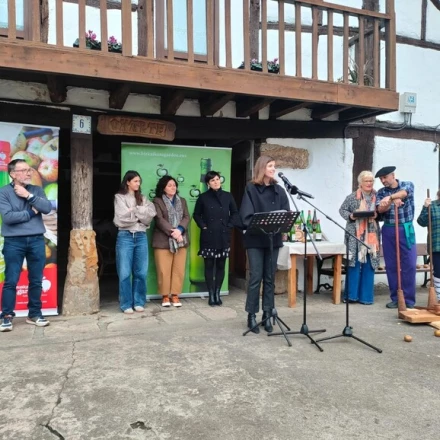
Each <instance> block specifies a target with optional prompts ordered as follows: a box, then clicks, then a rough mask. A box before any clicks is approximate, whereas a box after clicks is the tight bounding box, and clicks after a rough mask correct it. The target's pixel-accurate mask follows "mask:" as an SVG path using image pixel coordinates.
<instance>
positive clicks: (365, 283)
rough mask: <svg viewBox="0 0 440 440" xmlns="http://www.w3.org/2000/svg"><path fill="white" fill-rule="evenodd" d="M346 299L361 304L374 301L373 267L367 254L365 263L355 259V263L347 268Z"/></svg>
mask: <svg viewBox="0 0 440 440" xmlns="http://www.w3.org/2000/svg"><path fill="white" fill-rule="evenodd" d="M345 288H347V286H346V287H345ZM348 299H349V300H351V301H359V302H360V303H362V304H373V302H374V269H373V266H372V265H371V259H370V256H369V255H367V261H366V262H365V263H360V262H359V260H357V259H356V265H355V266H354V267H352V266H349V268H348Z"/></svg>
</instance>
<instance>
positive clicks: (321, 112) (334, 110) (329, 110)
mask: <svg viewBox="0 0 440 440" xmlns="http://www.w3.org/2000/svg"><path fill="white" fill-rule="evenodd" d="M346 109H347V107H345V106H342V105H320V106H317V107H316V108H314V109H313V110H312V119H324V118H328V117H329V116H332V115H335V114H338V113H340V112H342V111H344V110H346Z"/></svg>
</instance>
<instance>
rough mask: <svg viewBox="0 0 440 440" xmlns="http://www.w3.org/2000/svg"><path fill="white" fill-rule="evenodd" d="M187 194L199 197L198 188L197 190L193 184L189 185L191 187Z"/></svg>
mask: <svg viewBox="0 0 440 440" xmlns="http://www.w3.org/2000/svg"><path fill="white" fill-rule="evenodd" d="M189 195H190V196H191V197H199V195H200V190H198V189H197V188H196V186H195V185H191V189H190V191H189Z"/></svg>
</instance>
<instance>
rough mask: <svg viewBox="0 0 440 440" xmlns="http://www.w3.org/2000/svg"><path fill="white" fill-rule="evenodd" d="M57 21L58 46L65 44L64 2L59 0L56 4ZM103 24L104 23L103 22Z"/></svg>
mask: <svg viewBox="0 0 440 440" xmlns="http://www.w3.org/2000/svg"><path fill="white" fill-rule="evenodd" d="M55 11H56V12H55V14H56V17H55V22H56V34H57V37H56V41H57V46H64V29H63V25H64V17H63V2H57V3H56V6H55ZM101 26H102V24H101Z"/></svg>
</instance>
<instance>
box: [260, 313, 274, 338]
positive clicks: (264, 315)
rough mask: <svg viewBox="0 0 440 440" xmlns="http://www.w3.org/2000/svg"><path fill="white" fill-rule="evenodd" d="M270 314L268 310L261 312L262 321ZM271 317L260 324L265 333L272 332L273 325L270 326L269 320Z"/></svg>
mask: <svg viewBox="0 0 440 440" xmlns="http://www.w3.org/2000/svg"><path fill="white" fill-rule="evenodd" d="M268 316H270V313H269V312H263V321H264V320H265V319H266V318H267V317H268ZM270 319H271V318H268V319H266V321H264V324H263V323H262V324H261V325H264V330H266V331H267V333H272V332H273V327H272V323H271V322H270Z"/></svg>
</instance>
